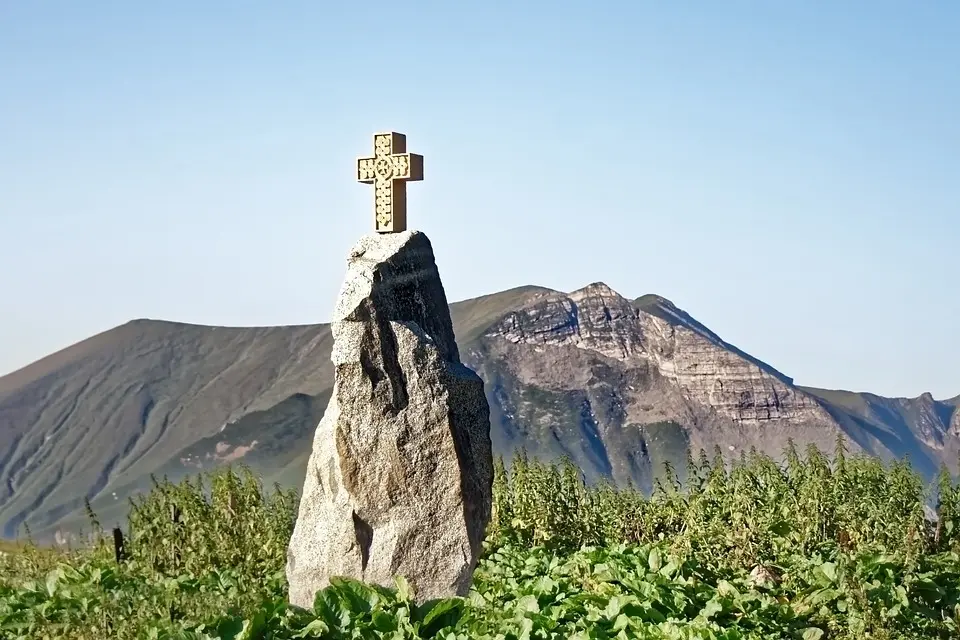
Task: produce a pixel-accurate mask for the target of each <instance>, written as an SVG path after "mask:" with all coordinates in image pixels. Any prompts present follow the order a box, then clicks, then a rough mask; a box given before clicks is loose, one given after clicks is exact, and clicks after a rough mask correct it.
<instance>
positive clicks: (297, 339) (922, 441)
mask: <svg viewBox="0 0 960 640" xmlns="http://www.w3.org/2000/svg"><path fill="white" fill-rule="evenodd" d="M450 309H451V316H452V318H453V321H454V326H455V331H456V334H457V340H458V343H459V344H460V347H461V352H462V354H463V355H464V361H465V362H466V363H467V364H468V365H469V366H471V367H472V368H474V369H475V370H477V371H478V373H480V375H481V377H483V378H484V380H485V382H486V386H487V392H488V400H489V402H490V404H491V437H492V438H493V440H494V443H495V447H496V448H497V453H500V454H505V455H509V454H510V452H511V451H512V450H514V449H515V448H517V447H520V446H523V447H524V448H526V449H528V450H529V451H531V452H532V454H533V455H540V456H542V457H545V458H554V457H557V456H559V455H566V456H569V457H571V458H572V459H573V460H574V461H575V462H577V463H578V464H579V465H580V466H581V468H582V469H583V470H584V473H585V475H586V476H587V477H588V478H590V479H592V480H596V479H600V478H604V477H606V478H610V479H613V480H614V481H616V482H626V481H630V482H632V483H635V484H637V485H639V486H642V487H649V486H650V485H651V483H652V482H653V480H654V478H655V476H656V474H657V473H658V471H657V468H658V467H660V466H662V464H663V462H666V461H669V462H671V464H673V466H674V467H675V468H677V467H678V466H682V463H683V459H684V458H685V456H686V455H688V454H690V453H691V452H695V451H696V450H697V449H698V448H705V449H711V448H713V446H721V447H723V448H724V452H725V453H728V454H729V455H731V456H734V455H739V452H740V451H742V450H744V449H746V448H749V447H751V446H756V447H757V448H758V450H761V451H769V452H773V453H775V454H779V452H780V451H779V449H781V448H782V446H783V444H784V443H785V442H786V441H787V439H788V438H793V439H794V440H796V441H797V442H798V443H800V444H803V443H814V444H817V445H818V446H821V448H829V446H830V445H831V444H832V441H833V440H835V438H836V436H837V435H838V434H843V435H845V436H846V437H847V438H848V440H849V441H850V442H851V443H852V446H853V448H854V449H856V450H863V451H866V452H868V453H871V454H874V455H881V456H882V457H886V458H892V457H895V456H900V455H910V457H911V459H916V460H919V468H920V469H921V471H922V472H924V473H925V474H926V475H929V474H930V472H931V469H935V468H936V465H938V464H940V463H943V462H946V463H947V464H953V463H954V462H955V460H956V458H957V456H956V453H957V451H960V445H958V442H960V410H958V405H960V396H958V397H957V398H954V399H951V400H948V401H937V400H935V399H933V398H932V396H929V394H922V395H921V396H920V397H918V398H914V399H908V398H904V399H891V398H883V397H882V396H876V395H875V394H864V393H855V392H848V391H831V390H821V389H816V388H814V387H802V386H796V385H794V383H793V379H792V378H790V377H789V376H786V375H785V374H783V373H781V372H780V371H778V370H777V369H775V368H774V367H772V366H770V365H768V364H766V363H765V362H763V361H762V360H760V359H758V358H755V357H754V356H751V355H750V354H748V353H747V352H746V351H743V350H741V349H740V348H738V347H736V346H734V345H732V344H729V343H727V342H725V341H724V340H723V339H722V338H721V337H720V336H718V335H717V334H715V333H714V332H712V331H710V330H709V329H708V328H707V327H706V325H704V324H702V323H700V322H699V321H698V320H696V319H695V318H693V316H691V315H690V314H688V313H687V312H686V311H683V310H682V309H680V308H679V307H677V306H676V305H675V304H674V303H672V302H671V301H669V300H668V299H667V298H664V297H662V296H655V295H652V294H648V295H647V296H641V297H640V298H636V299H633V300H629V299H627V298H624V297H623V296H620V294H618V293H617V292H616V291H614V290H613V289H611V288H610V287H608V286H607V285H605V284H603V283H591V284H589V285H587V286H585V287H582V288H580V289H578V290H576V291H573V292H570V293H564V292H559V291H556V290H553V289H549V288H546V287H539V286H532V285H531V286H523V287H516V288H513V289H509V290H506V291H501V292H496V293H492V294H487V295H485V296H479V297H477V298H471V299H468V300H462V301H459V302H455V303H453V304H452V305H450ZM331 347H332V336H331V334H330V326H329V324H315V325H310V324H305V325H290V326H275V327H227V326H207V325H201V324H193V323H184V322H177V321H172V320H162V319H148V318H140V319H135V320H131V321H129V322H127V323H124V324H122V325H119V326H118V327H115V328H113V329H109V330H107V331H104V332H101V333H98V334H95V335H94V336H91V337H90V338H87V339H85V340H82V341H80V342H78V343H76V344H74V345H70V346H69V347H66V348H65V349H62V350H60V351H57V352H55V353H53V354H50V355H48V356H46V357H44V358H41V359H40V360H38V361H36V362H34V363H32V364H30V365H27V366H26V367H23V368H21V369H19V370H17V371H14V372H11V373H10V374H7V375H5V376H3V377H0V525H2V529H0V533H2V535H3V536H4V537H12V536H13V535H15V533H16V531H17V529H18V528H19V527H20V526H21V525H22V524H23V523H24V522H29V523H30V525H31V528H32V529H33V530H34V531H35V532H38V533H39V534H44V535H52V533H53V532H54V531H55V530H56V529H57V528H60V527H62V528H64V529H65V530H72V529H73V528H75V527H76V525H77V524H78V522H79V520H78V514H79V512H80V511H81V508H82V504H83V499H84V498H88V499H90V500H91V501H92V503H93V506H94V508H95V510H96V511H97V513H98V514H101V516H102V518H101V519H102V520H103V521H104V522H105V523H107V522H110V521H111V519H112V520H117V521H119V520H121V519H122V517H123V514H124V513H125V508H126V507H125V500H124V498H125V497H126V496H127V495H130V494H132V493H134V492H136V491H138V490H141V489H144V488H146V487H147V486H149V476H150V474H159V475H163V474H166V475H169V476H170V477H171V478H173V479H175V478H177V477H181V476H182V475H184V474H187V473H195V472H196V471H198V470H200V469H205V468H209V467H211V466H216V465H217V464H223V463H225V462H228V461H231V460H232V461H242V462H245V463H250V464H251V465H252V466H253V467H254V468H255V469H256V470H257V471H258V472H260V473H262V474H263V475H264V476H265V477H266V478H267V479H268V480H269V481H272V480H276V481H280V482H282V483H284V484H291V485H296V484H298V483H299V482H302V477H303V476H302V473H303V468H304V465H305V462H306V455H308V454H309V447H310V442H311V439H312V433H313V428H314V427H315V426H316V422H317V420H318V419H319V416H320V415H321V414H322V411H323V408H324V407H325V405H326V399H327V398H329V391H330V388H331V386H332V365H331V364H330V349H331ZM926 396H929V397H926ZM298 478H299V479H298Z"/></svg>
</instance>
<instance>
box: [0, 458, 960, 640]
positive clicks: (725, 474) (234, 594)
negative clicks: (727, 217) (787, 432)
mask: <svg viewBox="0 0 960 640" xmlns="http://www.w3.org/2000/svg"><path fill="white" fill-rule="evenodd" d="M833 458H834V459H833V461H832V462H830V463H828V461H827V458H826V456H824V455H823V454H822V453H821V452H819V451H817V450H816V449H812V448H811V449H809V450H807V451H805V452H804V453H803V454H802V455H800V454H799V453H798V452H797V451H795V450H794V449H793V448H792V447H790V448H788V450H787V451H786V452H785V454H784V460H783V461H782V463H777V462H775V461H773V460H771V459H770V458H767V457H765V456H762V455H758V454H756V453H752V454H750V455H744V456H743V457H742V458H741V460H740V461H738V462H737V463H736V464H734V465H733V466H732V467H728V466H726V465H724V464H723V463H722V461H721V459H720V458H719V456H718V455H717V456H716V457H715V458H714V460H712V461H711V460H709V459H708V458H707V456H705V455H703V456H701V458H700V459H699V460H697V461H694V460H688V462H687V469H686V470H685V476H686V477H687V478H688V479H689V482H688V483H687V484H686V485H685V486H684V487H682V488H681V487H680V486H679V483H677V482H676V481H671V480H670V478H671V475H672V470H668V471H670V472H669V473H667V474H666V475H665V476H664V477H665V478H666V479H665V480H663V481H660V482H659V483H658V484H657V487H656V490H655V491H654V493H653V495H651V496H645V495H642V494H640V493H637V492H635V491H632V490H630V489H624V490H617V489H615V488H614V487H611V486H607V485H603V484H600V485H594V486H587V485H585V484H584V483H583V482H582V480H581V477H580V474H579V473H578V471H577V470H576V469H575V468H574V467H573V466H572V465H570V464H563V463H562V464H558V465H545V464H541V463H538V462H536V461H534V460H528V459H526V458H525V457H524V456H522V455H521V456H518V457H517V458H515V459H514V460H513V461H512V463H511V465H510V471H509V472H507V470H506V468H505V466H504V465H503V463H502V462H498V463H497V465H496V467H497V473H496V479H495V483H494V495H495V507H494V514H493V519H492V521H491V525H490V529H489V532H488V539H487V542H486V545H485V549H486V550H485V553H484V557H483V558H482V559H481V561H480V563H479V565H478V567H477V571H476V573H475V576H474V583H473V588H472V591H471V593H470V594H469V596H468V597H466V598H450V599H446V600H441V601H432V602H428V603H425V604H420V605H418V604H416V602H415V598H414V593H413V590H412V588H411V586H410V585H409V584H408V583H407V582H406V581H405V580H404V579H403V578H398V579H397V580H396V583H395V584H393V585H388V586H375V585H364V584H361V583H358V582H355V581H352V580H348V579H340V580H336V581H334V583H333V584H332V585H331V586H330V587H329V588H327V589H325V590H323V591H321V592H320V593H319V594H318V596H317V598H316V601H315V603H314V606H313V608H312V609H310V610H304V609H298V608H295V607H291V606H290V605H289V604H288V603H287V601H286V589H287V587H286V583H285V577H284V571H283V567H284V562H285V547H286V542H287V540H288V538H289V535H290V532H291V528H292V525H293V518H294V514H295V512H296V495H295V493H294V492H291V491H284V490H282V489H280V488H279V487H274V488H273V490H271V491H267V490H265V488H264V487H262V486H261V485H260V483H259V481H258V480H257V478H256V477H255V476H253V475H252V474H251V473H250V472H247V471H242V472H239V473H238V472H235V471H233V470H230V469H227V470H221V471H217V472H215V473H211V474H208V475H205V476H202V477H199V478H197V479H194V480H190V481H185V482H182V483H180V484H178V485H173V484H170V483H166V482H157V483H156V484H155V486H154V488H153V490H152V491H151V492H149V493H147V494H145V495H144V496H143V497H141V498H140V499H139V500H137V501H136V502H135V504H134V505H133V508H132V510H131V514H130V521H129V524H128V527H127V534H128V541H127V558H126V559H125V560H124V561H123V562H121V563H119V564H118V563H117V562H116V561H115V559H114V558H113V549H112V545H109V544H107V543H106V542H105V541H104V540H103V538H101V537H100V536H99V535H98V534H99V525H98V524H97V522H96V516H95V514H93V513H92V511H91V512H90V513H89V516H90V520H91V529H92V532H91V533H93V540H94V542H93V543H92V544H91V545H89V546H86V547H83V548H77V549H65V550H58V551H47V552H43V551H41V550H38V549H36V548H35V547H34V546H32V545H30V544H27V545H25V546H24V547H23V548H21V549H20V550H19V551H17V552H16V553H13V554H8V555H4V556H2V557H0V637H2V638H31V639H32V638H37V639H40V638H51V639H52V638H118V639H123V638H156V639H160V638H171V639H172V638H197V639H199V638H237V639H238V638H246V639H253V638H263V639H266V638H278V639H279V638H397V639H399V638H443V639H444V640H451V639H458V640H459V639H467V638H471V639H472V638H481V639H482V638H488V639H494V638H496V639H502V640H508V639H510V640H520V639H532V638H651V639H652V638H674V639H693V638H704V639H707V638H711V639H721V638H722V639H730V640H732V639H737V638H749V639H754V638H755V639H760V638H792V639H796V640H827V639H853V638H864V639H865V638H872V639H891V640H892V639H894V638H896V639H913V638H916V639H919V638H956V637H958V636H960V627H958V625H960V555H958V552H960V532H958V531H957V527H956V522H957V518H958V517H960V489H958V487H957V486H956V485H955V484H954V483H953V481H952V479H951V478H950V477H949V475H948V474H946V473H942V474H941V476H940V478H939V482H938V484H937V486H936V487H935V489H936V496H935V498H936V504H937V508H938V514H939V520H938V521H937V522H931V521H929V520H928V519H926V518H925V517H924V511H923V510H924V505H925V504H926V503H927V500H928V498H929V497H930V496H929V495H927V491H926V489H925V487H924V484H923V482H922V481H921V480H920V478H919V477H918V476H917V475H916V474H915V473H914V472H913V471H912V470H911V469H910V468H909V466H908V465H906V464H905V463H898V464H894V465H891V466H884V465H883V464H882V463H880V462H879V461H877V460H875V459H868V458H864V457H852V456H847V455H846V453H845V451H844V449H843V446H842V443H838V448H837V451H835V452H834V457H833ZM173 512H175V513H173ZM173 516H176V517H173Z"/></svg>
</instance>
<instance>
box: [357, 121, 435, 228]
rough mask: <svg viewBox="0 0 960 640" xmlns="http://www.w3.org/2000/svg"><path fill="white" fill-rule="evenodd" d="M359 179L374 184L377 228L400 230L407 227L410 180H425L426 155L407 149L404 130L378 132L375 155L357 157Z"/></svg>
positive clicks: (375, 138) (374, 139)
mask: <svg viewBox="0 0 960 640" xmlns="http://www.w3.org/2000/svg"><path fill="white" fill-rule="evenodd" d="M357 180H359V181H360V182H363V183H364V184H372V185H374V187H373V191H374V206H373V213H374V221H373V225H374V229H375V230H376V231H377V233H399V232H400V231H405V230H406V229H407V182H408V181H410V180H423V156H421V155H417V154H416V153H407V137H406V136H405V135H403V134H402V133H393V132H390V133H376V134H374V136H373V157H372V158H358V159H357Z"/></svg>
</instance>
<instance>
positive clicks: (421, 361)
mask: <svg viewBox="0 0 960 640" xmlns="http://www.w3.org/2000/svg"><path fill="white" fill-rule="evenodd" d="M374 140H375V142H374V149H375V153H376V155H375V157H374V158H362V159H360V160H359V161H358V165H357V168H358V178H359V180H360V181H361V182H372V183H373V184H374V185H376V187H375V188H376V190H377V196H376V222H375V230H376V231H377V232H378V233H376V234H370V235H367V236H364V237H362V238H361V239H360V241H359V242H358V243H357V244H356V246H355V247H354V248H353V250H352V252H351V253H350V256H349V259H348V261H347V274H346V278H345V279H344V282H343V286H342V288H341V290H340V295H339V297H338V299H337V304H336V309H335V310H334V317H333V321H332V324H331V328H332V331H333V338H334V344H333V352H332V360H333V364H334V388H333V395H332V397H331V399H330V403H329V405H328V406H327V409H326V412H325V413H324V415H323V418H322V419H321V421H320V424H319V425H318V426H317V430H316V435H315V436H314V441H313V450H312V453H311V455H310V460H309V462H308V465H307V474H306V478H305V480H304V484H303V492H302V495H301V500H300V511H299V515H298V518H297V523H296V526H295V527H294V531H293V536H292V537H291V540H290V545H289V548H288V551H287V579H288V582H289V585H290V602H291V603H292V604H294V605H297V606H300V607H304V608H310V607H312V606H313V601H314V597H315V594H316V592H317V590H319V589H322V588H323V587H325V586H327V585H328V584H329V580H330V578H331V577H334V576H345V577H351V578H355V579H358V580H362V581H364V582H368V583H376V584H381V585H385V586H392V585H393V584H394V576H397V575H403V576H404V577H405V578H407V580H408V581H409V582H410V583H411V585H412V586H413V587H414V589H415V592H416V598H417V600H418V601H421V602H422V601H424V600H429V599H433V598H441V597H449V596H452V595H465V594H466V592H467V591H468V589H469V587H470V582H471V579H472V576H473V570H474V568H475V566H476V562H477V558H478V556H479V554H480V551H481V544H482V541H483V537H484V534H485V529H486V526H487V523H488V522H489V519H490V509H491V485H492V481H493V460H492V455H491V446H490V409H489V406H488V405H487V400H486V396H485V395H484V392H483V381H482V380H481V379H480V377H479V376H478V375H477V374H476V373H474V372H473V371H471V370H470V369H469V368H467V367H466V366H464V365H463V364H462V363H461V362H460V356H459V352H458V350H457V343H456V340H455V338H454V334H453V323H452V322H451V319H450V311H449V308H448V306H447V298H446V294H445V293H444V290H443V285H442V284H441V282H440V274H439V272H438V270H437V266H436V263H435V261H434V256H433V248H432V246H431V244H430V240H429V239H428V238H427V236H426V235H424V234H423V233H420V232H419V231H405V230H404V227H405V224H406V211H405V206H406V200H405V198H404V197H403V194H404V192H403V181H405V180H412V179H420V178H421V177H422V171H423V159H422V158H421V157H420V156H416V155H414V154H406V153H405V140H404V137H403V136H402V135H400V134H397V133H387V134H377V136H376V137H375V138H374ZM398 184H399V185H400V186H397V185H398ZM398 194H400V195H399V196H398Z"/></svg>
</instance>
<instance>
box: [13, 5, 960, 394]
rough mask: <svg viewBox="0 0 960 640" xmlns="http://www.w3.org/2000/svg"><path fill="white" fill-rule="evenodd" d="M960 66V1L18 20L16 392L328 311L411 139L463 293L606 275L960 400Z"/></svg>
mask: <svg viewBox="0 0 960 640" xmlns="http://www.w3.org/2000/svg"><path fill="white" fill-rule="evenodd" d="M374 18H375V19H376V20H377V21H380V22H381V23H383V24H389V25H390V26H391V38H393V39H392V40H390V41H388V42H381V43H377V42H375V41H372V39H371V37H370V31H371V27H372V26H373V25H375V24H376V22H375V20H374ZM395 34H396V35H395ZM378 45H379V46H378ZM956 68H960V5H950V4H947V5H938V6H919V7H918V6H911V7H908V8H903V7H902V6H898V4H897V3H894V2H872V3H865V2H859V3H858V2H853V3H849V4H845V5H844V6H843V7H837V6H835V5H831V4H829V3H826V2H811V3H807V4H804V5H803V6H794V7H786V6H776V7H774V6H768V5H757V4H756V3H750V2H732V3H726V4H724V5H723V6H722V7H721V6H711V7H707V8H702V9H698V10H695V9H693V8H692V7H684V6H680V5H676V4H675V5H660V4H653V3H636V4H631V3H626V2H605V3H595V4H589V3H561V4H557V3H552V4H547V3H541V2H531V3H528V4H525V5H524V6H522V7H517V6H513V5H511V4H509V3H505V2H489V3H485V4H484V5H482V6H479V7H468V6H451V5H444V4H442V3H428V4H426V5H419V6H418V7H417V8H416V9H415V10H411V11H409V12H404V10H403V9H402V8H398V7H396V6H394V5H393V4H389V3H385V2H379V1H374V2H371V3H367V4H365V5H363V6H362V7H360V6H358V7H356V8H353V7H328V6H323V5H317V4H312V3H309V2H306V1H300V2H291V3H287V4H285V5H283V6H277V7H270V8H267V7H265V6H251V5H236V4H227V3H225V2H210V3H206V4H204V5H203V6H193V5H191V4H190V3H186V2H182V1H179V2H171V3H167V4H166V5H164V6H162V7H160V6H147V5H142V6H140V5H138V6H133V5H130V6H110V5H109V3H102V2H90V3H86V4H84V5H83V6H79V5H73V4H71V3H68V2H64V1H62V0H61V1H60V2H48V3H44V4H43V5H42V6H41V5H37V4H19V3H17V4H13V3H11V4H9V5H4V6H2V7H0V76H2V77H4V78H5V82H4V83H3V84H2V85H0V140H2V141H3V142H2V143H0V193H3V194H4V195H3V198H2V199H0V273H3V274H5V275H6V278H5V282H6V283H7V286H5V287H4V294H5V295H4V296H3V298H2V303H0V304H2V306H0V335H2V336H4V339H3V340H2V341H0V377H3V376H4V375H7V374H9V373H12V372H15V371H18V370H21V369H22V368H24V367H26V366H28V365H29V364H31V363H33V362H35V361H37V360H40V359H42V358H44V357H45V356H48V355H52V354H53V353H55V352H57V351H60V350H62V349H63V348H67V347H69V346H71V345H73V344H75V343H77V342H80V341H82V340H84V339H86V338H88V337H91V336H93V335H95V334H98V333H102V332H104V331H107V330H109V329H111V328H114V327H116V326H120V325H122V324H126V323H127V322H130V321H132V320H136V319H147V318H173V319H171V320H166V321H169V322H180V323H185V324H199V325H216V326H238V327H249V326H291V325H309V324H319V323H324V322H327V321H328V319H329V316H330V313H331V312H332V309H333V303H334V299H335V296H336V292H337V291H338V290H339V287H340V284H341V282H342V278H343V273H344V266H345V262H346V256H347V253H348V251H349V248H350V246H352V245H353V243H354V242H355V241H356V239H357V238H358V237H359V236H360V235H362V234H364V233H368V232H370V231H372V227H371V224H372V213H371V203H372V198H373V195H372V193H371V188H370V187H369V186H367V185H362V184H358V183H356V181H355V180H354V175H353V168H354V167H353V162H354V161H355V159H356V158H357V157H360V156H365V155H368V154H369V152H370V150H371V148H372V147H371V145H372V134H373V133H374V132H375V131H381V130H393V131H398V132H400V133H404V134H406V136H407V147H408V151H410V152H412V153H418V154H422V155H423V156H424V164H425V169H424V174H425V175H424V181H422V182H416V183H412V184H411V185H409V186H408V190H407V193H408V202H409V227H410V228H412V229H420V230H422V231H424V232H425V233H427V235H428V236H429V237H430V238H431V241H432V243H433V246H434V251H435V253H436V256H437V264H438V267H439V269H440V274H441V278H442V279H443V282H444V286H445V288H446V291H447V296H448V300H454V301H457V302H459V301H463V300H467V299H471V298H476V297H480V296H483V295H489V294H491V293H497V292H500V291H504V290H508V289H511V288H515V287H520V286H544V287H546V288H549V289H553V290H557V291H572V290H575V289H577V288H579V287H581V286H583V284H581V283H591V282H595V281H602V282H604V283H607V284H608V286H610V287H611V288H613V289H614V290H616V291H618V292H619V293H620V294H621V295H624V296H625V297H628V298H631V299H633V298H635V297H638V296H641V295H645V294H648V293H654V292H655V293H656V294H657V295H660V296H662V297H664V298H666V299H668V300H671V301H673V302H674V303H675V304H677V306H679V307H680V308H682V309H684V310H685V311H687V312H688V313H689V314H690V315H691V316H693V317H694V318H696V319H697V320H699V321H700V322H702V323H703V324H704V325H706V326H707V327H709V328H710V329H711V330H712V331H714V332H716V333H717V334H718V335H719V336H720V337H721V338H723V340H725V341H726V342H728V343H729V344H732V345H736V346H737V347H738V348H740V349H742V350H743V351H745V352H746V353H749V354H751V355H752V356H754V357H756V358H758V359H759V360H761V361H763V362H765V363H769V364H770V366H772V367H774V368H776V369H777V370H779V371H782V372H784V374H786V375H788V376H790V377H791V378H793V379H794V380H795V383H796V384H797V385H800V386H812V387H816V388H822V389H844V390H858V389H859V390H862V391H866V392H869V393H874V394H877V395H881V396H886V397H902V398H915V397H918V396H920V395H921V394H922V393H924V392H929V393H932V395H933V396H934V397H935V398H937V399H948V398H954V397H956V396H957V395H958V394H960V369H958V368H957V367H956V364H955V363H956V362H958V361H960V341H958V340H956V335H957V334H958V329H960V296H958V295H956V294H953V295H952V296H951V294H950V293H949V291H951V290H953V291H956V290H957V287H958V285H957V283H956V277H957V274H960V251H958V250H957V247H960V205H958V203H960V180H956V176H960V151H958V150H960V122H958V121H957V119H956V117H955V114H956V113H957V112H960V87H958V86H957V84H956V83H951V82H950V79H951V78H953V76H954V75H955V70H956ZM478 248H480V249H479V250H478ZM531 282H540V283H547V284H543V285H529V284H528V283H531Z"/></svg>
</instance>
